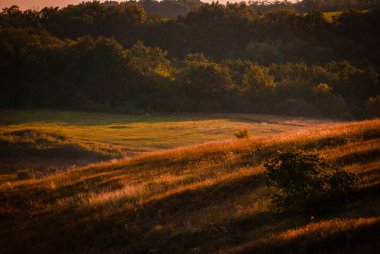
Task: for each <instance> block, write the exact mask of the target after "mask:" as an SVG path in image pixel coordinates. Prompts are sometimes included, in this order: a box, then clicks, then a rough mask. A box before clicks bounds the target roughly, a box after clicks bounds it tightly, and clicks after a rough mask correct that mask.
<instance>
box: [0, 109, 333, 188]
mask: <svg viewBox="0 0 380 254" xmlns="http://www.w3.org/2000/svg"><path fill="white" fill-rule="evenodd" d="M324 122H326V121H316V120H308V119H302V118H298V119H297V118H289V117H273V116H265V115H261V116H260V115H243V114H240V115H238V114H230V115H228V114H224V115H222V114H221V115H200V114H199V115H192V116H191V115H189V116H183V115H182V116H180V115H178V116H173V115H172V116H170V115H163V116H151V115H145V116H142V115H121V114H101V113H88V112H70V111H69V112H63V111H51V110H50V111H49V110H45V111H42V110H39V111H37V110H34V111H32V110H29V111H26V110H24V111H20V110H19V111H17V110H13V111H12V110H7V111H0V152H1V153H0V167H1V168H0V181H5V180H12V179H20V178H26V177H28V176H29V177H33V176H35V177H39V176H43V175H44V176H46V175H48V174H51V173H56V172H58V171H62V170H64V169H67V168H70V167H75V166H83V165H87V164H90V163H95V162H99V161H104V160H107V159H119V158H120V157H130V156H135V155H138V154H143V153H146V152H150V151H154V150H159V149H167V148H176V147H179V146H184V145H193V144H196V143H203V142H207V141H216V140H223V139H232V138H234V132H235V131H236V130H239V129H246V130H247V131H248V130H249V131H250V132H251V133H254V135H255V136H262V135H266V134H269V133H276V132H283V131H288V130H292V129H298V128H300V127H303V126H309V125H314V124H321V123H324ZM18 174H20V175H21V177H18Z"/></svg>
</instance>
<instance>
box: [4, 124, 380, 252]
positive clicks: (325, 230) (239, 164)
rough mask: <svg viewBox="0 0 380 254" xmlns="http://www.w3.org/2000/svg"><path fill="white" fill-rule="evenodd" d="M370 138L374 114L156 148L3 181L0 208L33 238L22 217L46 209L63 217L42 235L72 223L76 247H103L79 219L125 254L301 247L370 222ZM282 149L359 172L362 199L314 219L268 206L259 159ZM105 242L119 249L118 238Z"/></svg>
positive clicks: (373, 178) (375, 172) (374, 136)
mask: <svg viewBox="0 0 380 254" xmlns="http://www.w3.org/2000/svg"><path fill="white" fill-rule="evenodd" d="M379 138H380V120H372V121H363V122H352V123H333V124H324V125H319V126H316V127H308V128H304V129H297V130H293V131H290V132H287V133H278V134H275V135H266V136H265V135H264V136H256V137H252V138H249V139H244V140H238V139H234V140H226V141H216V142H211V143H205V144H200V145H192V146H186V147H181V148H173V149H169V150H159V151H155V152H152V153H146V154H141V155H138V156H136V157H131V158H125V159H121V160H115V161H109V162H101V163H98V164H95V165H91V166H86V167H83V168H73V169H72V170H69V171H67V172H64V173H60V174H57V175H51V176H48V177H46V178H42V179H34V180H27V181H19V182H12V183H11V182H8V183H3V184H1V185H0V194H1V195H0V197H2V198H1V199H0V202H2V203H3V204H4V205H3V207H4V208H3V209H0V213H1V214H2V215H3V216H5V217H6V216H11V215H10V214H13V215H12V216H15V218H16V219H17V220H18V221H19V223H20V224H19V225H22V223H23V222H25V221H26V222H28V224H27V225H30V226H26V228H23V230H25V231H26V232H28V234H29V235H33V236H34V237H35V238H33V239H36V240H33V241H34V242H35V241H37V242H38V241H39V244H40V245H41V244H42V245H43V244H48V243H46V242H45V239H43V238H39V237H38V236H37V235H36V234H37V229H36V228H35V227H37V226H38V225H40V224H38V223H37V222H30V221H29V219H27V218H28V216H32V217H33V218H36V221H43V222H44V221H46V223H47V219H46V216H47V215H48V216H49V217H48V218H51V219H52V221H55V220H58V221H65V222H67V223H68V225H67V226H64V225H63V226H62V225H61V227H62V229H60V228H59V229H55V230H51V229H46V230H50V231H49V232H50V235H51V236H49V238H50V237H57V238H59V239H60V240H59V241H62V243H64V242H65V241H69V240H68V239H69V238H68V236H67V235H66V234H67V233H65V232H67V230H71V231H70V232H71V234H72V235H73V236H70V237H74V238H75V239H77V240H76V243H75V246H76V248H81V247H80V246H79V245H82V244H83V243H86V244H87V245H88V246H89V245H91V246H93V248H95V249H96V250H99V249H100V248H103V247H100V245H97V244H96V243H92V242H88V236H87V237H85V236H82V235H81V234H80V233H79V231H80V228H81V227H82V226H83V227H84V225H85V227H86V228H88V230H89V232H88V233H87V234H89V235H90V236H91V238H92V237H95V236H96V237H98V235H99V237H101V238H102V239H106V240H107V241H110V242H122V243H123V244H124V245H123V246H124V247H127V248H128V250H129V251H131V252H149V250H153V251H155V250H158V251H157V252H165V253H170V252H173V251H174V250H175V252H176V253H184V252H191V251H192V250H193V249H195V250H198V249H199V251H200V252H215V251H216V250H220V249H226V250H231V249H230V248H231V247H233V246H236V248H234V249H233V250H234V251H239V250H246V249H247V248H248V249H249V250H250V248H264V250H272V249H271V248H277V247H278V246H283V245H284V246H288V245H287V244H297V242H298V241H299V239H304V240H303V241H304V242H305V246H309V244H312V243H313V239H315V237H316V236H318V234H321V232H322V234H323V237H321V238H318V239H319V240H318V241H320V242H323V241H325V240H326V239H330V237H335V236H337V235H338V236H339V234H340V233H342V234H344V232H351V231H352V232H354V233H355V232H357V230H359V228H362V227H364V228H366V227H367V226H371V225H375V224H376V223H378V219H377V216H378V214H380V207H379V205H374V204H376V203H377V201H376V200H377V198H376V196H374V194H373V193H375V191H376V188H377V186H378V184H379V183H380V181H379V179H380V175H379V172H380V164H379V162H380V160H379V156H378V154H377V152H378V151H379ZM291 148H299V149H303V150H310V151H315V152H318V153H320V154H321V155H322V156H323V157H324V158H325V159H327V160H329V161H330V162H331V163H338V165H340V166H341V167H343V168H344V169H346V170H348V171H351V172H355V173H358V175H359V177H360V190H359V191H361V192H363V194H360V195H362V196H360V197H361V198H360V199H359V200H352V202H351V203H349V204H348V205H347V206H345V207H342V209H341V210H340V211H338V212H337V213H333V214H329V215H324V216H325V217H324V218H319V217H317V218H316V219H315V221H311V220H310V218H303V217H302V216H300V215H294V214H293V215H289V216H287V217H283V216H282V217H281V216H278V215H276V214H274V213H273V212H272V211H271V209H270V206H269V203H270V196H271V194H272V192H273V189H271V188H269V187H268V186H267V185H266V178H265V176H264V174H263V172H264V168H263V165H262V162H263V160H264V159H265V158H268V157H270V156H273V155H274V154H275V153H276V152H277V151H278V150H283V149H291ZM361 192H359V193H361ZM358 195H359V194H358ZM364 200H366V201H364ZM18 214H20V217H19V215H18ZM21 215H22V216H21ZM367 217H369V218H367ZM49 223H52V222H51V221H49ZM376 225H377V224H376ZM12 227H16V228H17V227H18V226H12ZM40 227H41V225H40ZM42 227H43V228H45V226H42ZM371 227H372V226H371ZM16 228H14V229H12V230H14V231H12V232H16V231H17V230H16ZM3 230H4V235H6V234H11V235H12V234H13V233H12V232H10V230H8V229H7V227H3ZM76 230H78V232H76ZM118 230H120V231H118ZM360 230H361V229H360ZM111 232H113V233H111ZM360 232H361V231H360ZM366 232H367V231H366ZM355 234H356V233H355ZM125 235H127V236H128V237H131V238H132V239H134V240H133V244H132V243H130V242H123V241H125V240H123V239H125V238H124V237H125ZM338 236H337V237H338ZM12 237H15V238H17V237H18V236H17V235H14V234H13V235H12ZM339 237H340V236H339ZM70 239H71V238H70ZM141 239H143V240H141ZM331 239H332V238H331ZM339 239H340V238H339ZM20 241H21V240H20ZM24 241H27V240H25V239H24ZM342 241H345V240H344V239H343V240H342ZM358 241H359V240H358ZM28 244H29V245H28ZM26 246H29V247H28V248H31V249H33V248H34V247H31V246H36V245H32V243H26ZM247 246H248V247H247ZM252 246H253V247H252ZM257 246H259V247H257ZM262 246H264V247H262ZM276 246H277V247H276ZM107 248H109V249H110V250H113V251H116V252H117V251H121V249H119V248H121V246H118V245H112V246H111V245H110V246H109V247H107ZM82 250H83V251H85V249H82ZM260 250H261V249H260ZM248 253H249V252H248ZM264 253H265V251H264Z"/></svg>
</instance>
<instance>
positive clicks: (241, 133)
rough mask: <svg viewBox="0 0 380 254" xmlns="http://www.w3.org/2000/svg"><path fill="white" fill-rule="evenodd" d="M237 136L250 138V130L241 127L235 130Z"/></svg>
mask: <svg viewBox="0 0 380 254" xmlns="http://www.w3.org/2000/svg"><path fill="white" fill-rule="evenodd" d="M235 136H236V137H237V138H248V137H249V134H248V130H247V129H240V130H238V131H236V132H235Z"/></svg>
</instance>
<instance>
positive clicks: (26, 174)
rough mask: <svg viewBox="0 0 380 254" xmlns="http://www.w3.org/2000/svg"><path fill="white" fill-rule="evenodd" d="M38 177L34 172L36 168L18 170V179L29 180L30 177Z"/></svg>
mask: <svg viewBox="0 0 380 254" xmlns="http://www.w3.org/2000/svg"><path fill="white" fill-rule="evenodd" d="M35 177H36V174H35V173H34V170H31V169H30V170H20V171H18V172H17V176H16V178H17V180H28V179H34V178H35Z"/></svg>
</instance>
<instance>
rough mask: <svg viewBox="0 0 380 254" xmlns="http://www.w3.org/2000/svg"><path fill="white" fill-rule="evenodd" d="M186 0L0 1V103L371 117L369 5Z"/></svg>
mask: <svg viewBox="0 0 380 254" xmlns="http://www.w3.org/2000/svg"><path fill="white" fill-rule="evenodd" d="M166 2H168V1H166ZM185 2H186V3H187V6H191V8H190V7H188V8H189V10H190V9H191V11H190V12H188V13H187V14H186V15H185V14H184V15H185V16H179V17H178V18H175V19H164V18H160V17H159V16H157V15H149V14H148V13H147V12H146V11H145V10H144V8H143V7H142V6H144V4H147V3H148V2H146V1H144V2H140V3H135V2H123V3H120V4H118V3H110V2H106V3H99V2H88V3H83V4H80V5H76V6H72V5H71V6H68V7H66V8H63V9H58V8H44V9H42V10H40V11H32V10H27V11H20V10H19V9H18V8H17V7H10V8H6V9H3V10H2V11H1V12H0V55H1V59H0V75H1V77H2V81H1V87H0V106H1V107H8V108H9V107H11V108H35V107H38V108H41V107H45V108H59V109H76V110H97V111H114V112H132V113H138V112H194V111H198V112H215V111H224V112H225V111H233V112H256V113H275V114H287V115H305V116H328V117H343V118H352V117H359V118H363V117H374V116H378V114H379V110H378V109H377V107H378V104H379V102H378V101H379V100H378V98H379V97H378V96H379V95H380V76H379V66H380V60H379V59H380V50H379V47H378V45H379V42H380V36H379V33H378V31H377V28H378V27H380V23H379V22H380V11H379V10H375V9H374V10H372V9H370V10H367V11H344V12H342V13H336V15H335V16H334V17H333V19H332V20H329V19H327V18H326V17H325V16H324V14H323V13H321V12H307V13H303V12H297V11H295V10H300V8H298V7H297V8H296V5H291V6H293V7H294V8H293V9H295V10H289V9H281V8H277V9H276V10H275V11H270V12H267V11H260V10H259V8H258V7H257V5H260V4H258V3H256V5H255V4H251V5H247V4H243V3H242V4H227V5H226V6H225V5H221V4H218V3H213V4H200V3H199V2H196V1H181V2H178V3H185ZM303 2H306V1H303ZM160 4H162V3H160ZM255 6H256V7H255ZM260 6H261V5H260ZM144 7H146V6H144ZM196 7H198V8H196ZM261 7H263V6H261ZM146 8H148V7H146ZM192 8H193V9H192ZM195 8H196V9H195Z"/></svg>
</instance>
